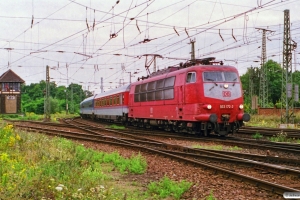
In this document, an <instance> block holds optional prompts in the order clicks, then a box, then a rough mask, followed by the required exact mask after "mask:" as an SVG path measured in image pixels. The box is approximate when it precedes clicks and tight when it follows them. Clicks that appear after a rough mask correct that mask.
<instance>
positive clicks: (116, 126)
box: [108, 124, 125, 130]
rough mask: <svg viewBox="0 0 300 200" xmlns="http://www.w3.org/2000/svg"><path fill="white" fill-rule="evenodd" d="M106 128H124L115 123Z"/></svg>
mask: <svg viewBox="0 0 300 200" xmlns="http://www.w3.org/2000/svg"><path fill="white" fill-rule="evenodd" d="M108 128H111V129H120V130H123V129H125V127H124V126H118V125H115V124H113V125H110V126H109V127H108Z"/></svg>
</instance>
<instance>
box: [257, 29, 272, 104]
mask: <svg viewBox="0 0 300 200" xmlns="http://www.w3.org/2000/svg"><path fill="white" fill-rule="evenodd" d="M256 29H258V30H262V48H261V64H260V65H261V66H260V79H259V105H260V107H262V108H265V107H266V106H267V104H268V78H267V77H268V76H267V74H268V72H267V68H266V67H265V63H266V59H267V56H266V55H267V51H266V32H274V31H271V30H267V29H264V28H256Z"/></svg>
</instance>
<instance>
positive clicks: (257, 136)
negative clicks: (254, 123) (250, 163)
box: [252, 132, 263, 139]
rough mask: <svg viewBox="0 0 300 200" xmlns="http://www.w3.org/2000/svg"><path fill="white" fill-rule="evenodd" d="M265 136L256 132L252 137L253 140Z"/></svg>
mask: <svg viewBox="0 0 300 200" xmlns="http://www.w3.org/2000/svg"><path fill="white" fill-rule="evenodd" d="M262 137H263V135H261V134H260V133H259V132H256V133H255V135H252V138H253V139H261V138H262Z"/></svg>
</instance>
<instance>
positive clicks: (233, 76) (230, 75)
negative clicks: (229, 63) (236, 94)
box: [224, 72, 238, 82]
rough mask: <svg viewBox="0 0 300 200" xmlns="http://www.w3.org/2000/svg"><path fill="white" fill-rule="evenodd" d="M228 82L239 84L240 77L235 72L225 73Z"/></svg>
mask: <svg viewBox="0 0 300 200" xmlns="http://www.w3.org/2000/svg"><path fill="white" fill-rule="evenodd" d="M224 78H225V81H226V82H238V75H237V74H236V73H235V72H224Z"/></svg>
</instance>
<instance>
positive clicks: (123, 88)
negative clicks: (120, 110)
mask: <svg viewBox="0 0 300 200" xmlns="http://www.w3.org/2000/svg"><path fill="white" fill-rule="evenodd" d="M129 90H130V84H126V85H124V86H121V87H118V88H116V89H112V90H109V91H107V92H103V93H100V94H96V95H95V98H100V97H105V96H109V95H113V94H118V93H121V92H126V91H129Z"/></svg>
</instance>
